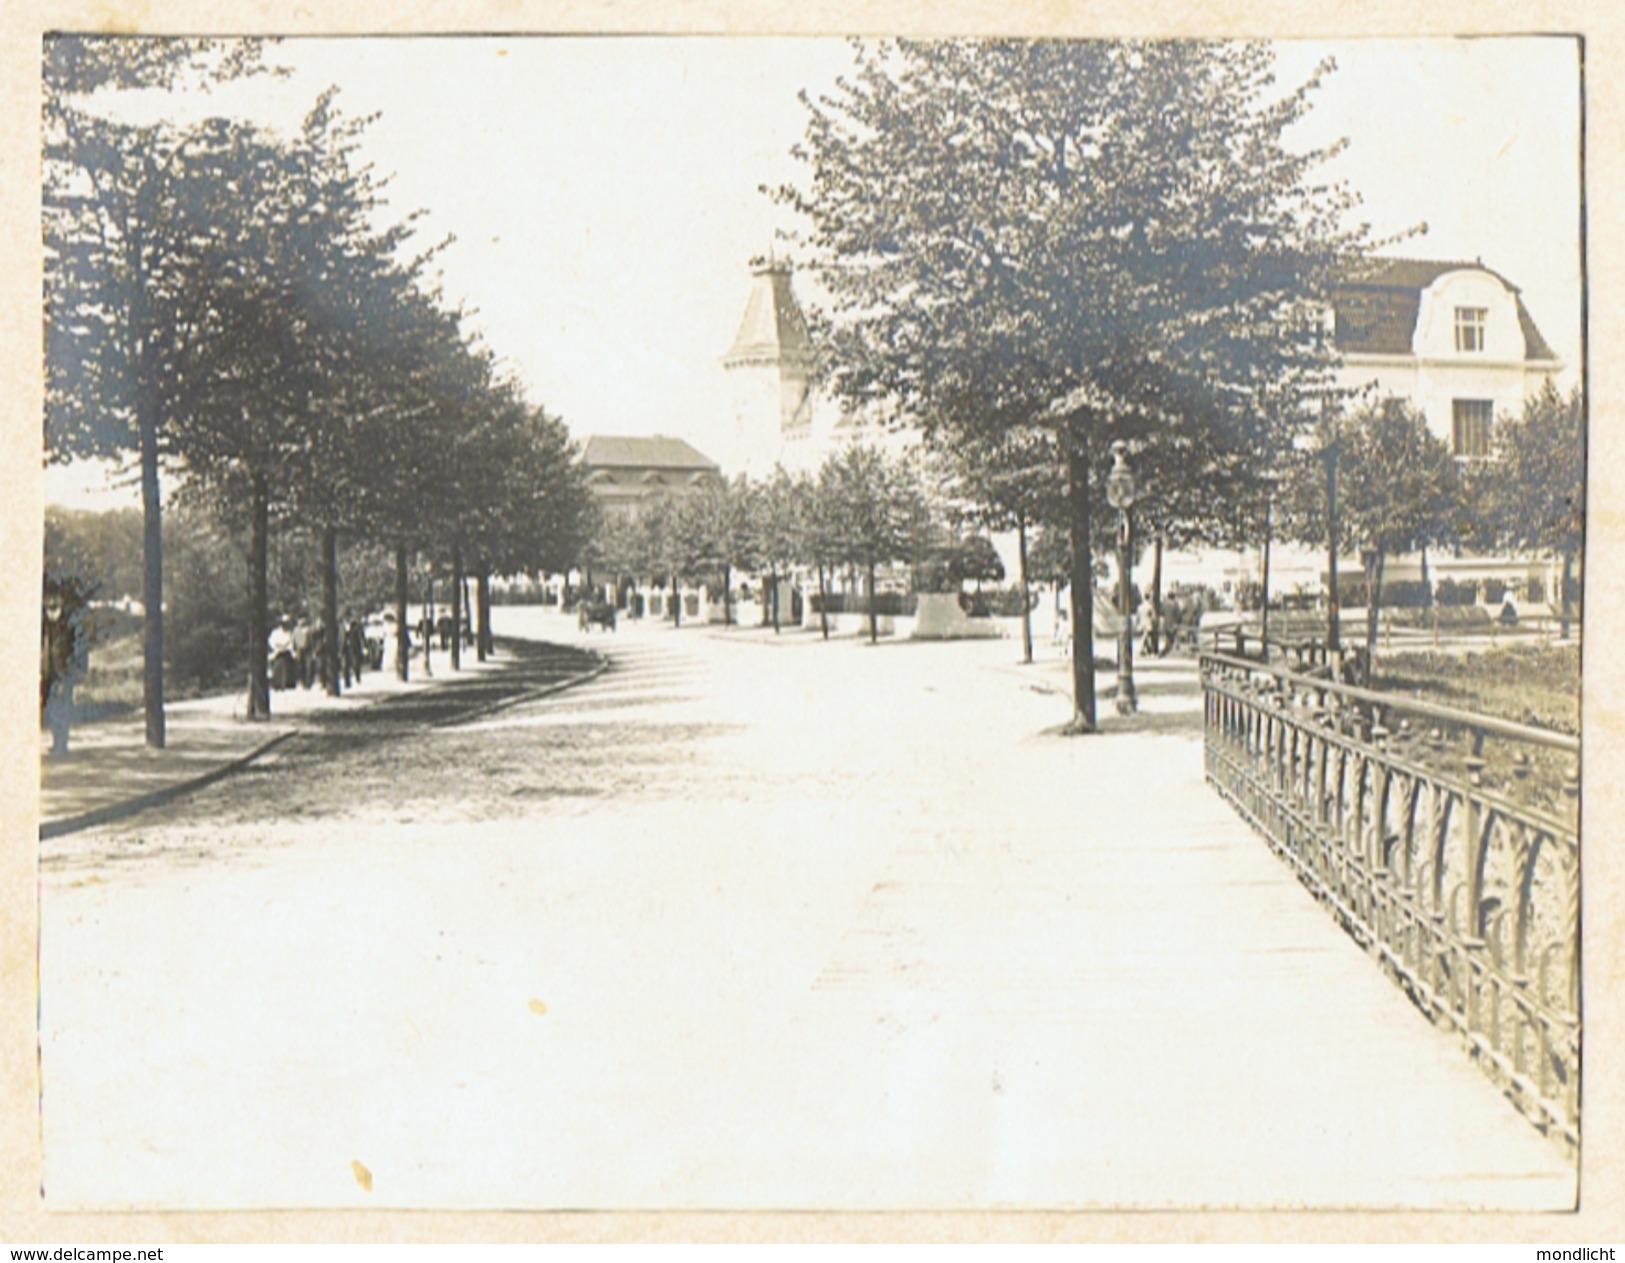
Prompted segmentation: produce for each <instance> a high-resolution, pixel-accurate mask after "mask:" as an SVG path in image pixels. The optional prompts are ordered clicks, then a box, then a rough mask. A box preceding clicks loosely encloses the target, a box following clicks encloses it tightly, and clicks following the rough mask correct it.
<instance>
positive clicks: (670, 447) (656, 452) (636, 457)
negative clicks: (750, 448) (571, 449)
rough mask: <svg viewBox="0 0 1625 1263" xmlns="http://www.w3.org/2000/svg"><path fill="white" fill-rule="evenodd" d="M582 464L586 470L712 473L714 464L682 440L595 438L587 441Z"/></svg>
mask: <svg viewBox="0 0 1625 1263" xmlns="http://www.w3.org/2000/svg"><path fill="white" fill-rule="evenodd" d="M581 463H582V464H583V465H585V466H587V468H589V469H676V470H693V471H702V470H704V471H710V472H712V473H715V472H716V470H717V468H718V466H717V463H716V461H714V460H712V459H711V458H710V457H709V456H706V455H705V454H704V453H703V452H700V451H699V450H697V449H696V448H695V447H694V446H693V445H692V444H689V443H686V442H684V441H683V440H682V439H673V438H667V437H666V436H665V435H664V434H655V435H650V436H647V437H645V436H642V435H636V436H633V435H621V434H597V435H594V436H593V437H591V438H589V439H588V440H587V446H586V450H585V451H583V452H582V455H581Z"/></svg>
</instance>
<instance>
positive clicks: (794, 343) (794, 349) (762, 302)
mask: <svg viewBox="0 0 1625 1263" xmlns="http://www.w3.org/2000/svg"><path fill="white" fill-rule="evenodd" d="M755 277H756V280H755V282H754V283H753V284H752V286H751V291H750V299H749V301H748V302H746V304H745V318H744V319H743V320H741V321H740V322H739V332H738V333H736V334H735V335H734V341H733V346H731V347H730V348H729V349H728V353H727V354H726V355H725V356H723V357H722V363H723V365H724V367H726V368H738V367H740V366H742V365H746V364H777V363H781V362H784V361H791V362H802V363H805V362H806V361H808V360H810V359H812V338H810V337H809V336H808V334H807V318H806V317H805V316H804V315H802V312H801V304H800V303H798V302H797V301H796V296H795V293H794V291H793V290H791V288H790V269H789V267H788V266H787V265H786V264H783V263H769V264H768V265H767V266H766V267H760V268H757V269H756V271H755Z"/></svg>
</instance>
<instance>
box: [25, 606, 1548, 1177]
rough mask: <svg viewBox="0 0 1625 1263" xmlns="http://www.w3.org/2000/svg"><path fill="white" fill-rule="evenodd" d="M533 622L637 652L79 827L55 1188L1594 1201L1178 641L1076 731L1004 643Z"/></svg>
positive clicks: (47, 1104) (50, 1005) (46, 956)
mask: <svg viewBox="0 0 1625 1263" xmlns="http://www.w3.org/2000/svg"><path fill="white" fill-rule="evenodd" d="M510 617H514V618H515V619H517V616H510ZM515 625H517V623H516V622H515V623H505V624H504V626H505V627H508V626H515ZM533 630H534V632H535V634H536V635H537V636H539V637H543V638H552V637H560V638H563V639H566V640H573V641H574V643H577V644H590V645H591V647H593V648H594V649H597V650H600V651H602V652H605V653H607V654H609V655H610V658H611V666H610V669H609V670H608V671H606V672H605V673H604V674H602V675H601V676H599V677H598V678H596V679H594V680H592V681H591V682H589V683H587V684H585V685H583V686H581V687H579V688H575V689H571V690H569V691H568V692H563V693H559V694H556V695H553V696H550V697H546V698H543V699H540V700H537V701H535V702H531V703H526V704H522V705H517V706H513V707H510V708H508V709H506V710H502V711H499V712H496V713H492V714H488V715H486V716H484V717H482V718H478V719H475V720H473V721H471V722H468V723H464V724H458V725H454V726H451V727H447V728H444V729H439V730H436V731H434V732H432V733H421V732H420V733H418V734H416V735H413V734H403V735H401V736H400V737H398V738H396V739H393V740H391V741H390V742H388V743H386V744H385V745H384V746H382V747H362V748H358V749H356V750H353V751H348V750H346V749H344V748H341V747H340V746H337V745H335V746H333V747H332V748H331V749H329V750H327V751H325V752H324V753H323V754H322V757H321V759H320V760H314V759H312V758H310V757H307V756H306V754H305V753H301V752H302V751H303V750H304V747H305V744H306V743H305V742H303V741H301V742H300V743H298V746H299V750H298V751H294V752H292V753H289V754H288V755H286V756H284V755H283V754H282V753H280V752H279V754H278V756H277V758H275V759H274V760H272V761H271V763H270V765H268V766H266V767H265V768H263V769H261V771H260V773H259V774H257V775H256V776H254V777H240V778H231V779H230V780H228V781H227V782H224V783H223V784H222V785H221V786H217V787H215V788H213V789H210V790H206V791H204V792H203V793H200V794H198V795H197V796H195V797H189V798H187V799H186V800H184V801H182V802H179V803H175V804H171V805H170V806H167V807H163V808H159V809H157V810H155V811H153V812H151V813H148V814H145V815H143V817H141V821H140V837H139V839H132V838H131V837H130V836H129V835H127V834H122V833H119V832H118V831H116V830H112V829H104V830H92V831H89V832H87V833H86V834H84V835H81V836H80V837H77V838H72V839H65V840H64V843H63V845H61V846H57V845H55V844H47V846H46V848H45V864H44V865H43V872H42V917H43V930H42V950H41V965H40V969H41V987H42V997H43V1002H42V1017H41V1045H42V1065H43V1073H44V1085H45V1086H44V1103H43V1127H44V1145H45V1155H46V1178H45V1197H46V1202H47V1205H49V1206H51V1207H53V1208H68V1207H73V1206H97V1207H110V1206H156V1207H163V1206H177V1205H182V1206H189V1207H199V1208H208V1207H219V1206H235V1207H247V1206H276V1207H287V1206H358V1207H359V1206H366V1207H373V1208H382V1207H401V1206H415V1207H437V1206H440V1207H465V1208H504V1207H555V1208H557V1207H574V1208H582V1207H586V1208H591V1207H603V1208H706V1209H715V1208H735V1207H743V1208H780V1207H782V1208H809V1209H810V1208H850V1209H865V1208H877V1209H884V1208H961V1209H963V1208H974V1207H988V1208H995V1207H1027V1208H1066V1207H1080V1208H1081V1207H1118V1208H1129V1207H1138V1208H1149V1207H1186V1208H1197V1207H1317V1208H1323V1209H1324V1208H1405V1207H1409V1208H1431V1209H1445V1208H1450V1209H1461V1208H1494V1209H1532V1208H1543V1209H1561V1208H1564V1207H1567V1206H1569V1205H1571V1204H1572V1202H1573V1197H1574V1173H1573V1171H1572V1169H1570V1168H1569V1167H1568V1166H1567V1165H1566V1163H1565V1161H1564V1160H1563V1158H1562V1157H1561V1155H1560V1154H1559V1153H1558V1152H1557V1151H1556V1150H1555V1149H1554V1148H1553V1147H1552V1146H1550V1145H1549V1144H1548V1143H1547V1142H1546V1141H1545V1140H1544V1139H1543V1138H1542V1137H1540V1136H1539V1135H1538V1134H1537V1133H1536V1132H1535V1131H1534V1130H1533V1129H1532V1128H1531V1127H1530V1126H1529V1125H1528V1123H1527V1122H1526V1121H1525V1120H1524V1119H1523V1118H1522V1116H1520V1115H1519V1114H1518V1113H1517V1112H1516V1110H1514V1109H1513V1108H1512V1106H1511V1105H1510V1104H1508V1103H1507V1102H1506V1101H1504V1100H1503V1099H1502V1098H1501V1097H1500V1096H1499V1095H1498V1093H1497V1092H1496V1091H1495V1089H1494V1088H1493V1087H1492V1086H1491V1084H1490V1083H1489V1082H1488V1081H1487V1080H1486V1079H1485V1078H1484V1077H1483V1076H1482V1075H1481V1074H1480V1073H1479V1072H1478V1071H1477V1069H1475V1068H1474V1067H1473V1066H1472V1065H1471V1064H1470V1062H1469V1061H1468V1059H1467V1058H1466V1056H1465V1055H1464V1054H1463V1052H1462V1051H1461V1049H1460V1048H1459V1047H1458V1046H1457V1044H1456V1043H1455V1041H1454V1040H1452V1039H1451V1038H1449V1037H1447V1036H1446V1035H1443V1034H1441V1033H1440V1032H1438V1031H1436V1030H1435V1029H1434V1028H1433V1027H1432V1026H1431V1025H1429V1023H1428V1022H1427V1021H1426V1020H1425V1019H1424V1018H1423V1017H1422V1016H1421V1014H1419V1013H1418V1012H1417V1011H1416V1010H1415V1009H1414V1008H1413V1007H1412V1006H1411V1005H1410V1004H1409V1002H1408V1001H1407V1000H1406V999H1405V998H1404V996H1403V995H1402V994H1401V993H1400V992H1399V991H1398V990H1397V989H1396V988H1394V987H1393V986H1392V985H1391V984H1390V983H1389V982H1388V981H1387V980H1386V978H1384V977H1383V976H1382V974H1381V973H1380V972H1379V971H1378V969H1377V968H1376V967H1375V966H1374V965H1373V964H1372V963H1371V961H1370V960H1369V959H1367V958H1366V956H1365V955H1364V954H1363V953H1362V952H1361V951H1360V950H1359V949H1358V948H1357V947H1356V946H1355V944H1354V943H1353V942H1352V941H1351V940H1349V938H1348V937H1347V936H1346V935H1344V934H1343V933H1342V932H1341V931H1340V930H1339V929H1338V927H1337V926H1336V925H1335V923H1334V922H1333V921H1332V920H1331V919H1330V918H1329V917H1328V916H1327V915H1326V913H1325V912H1324V911H1323V910H1322V909H1321V908H1320V907H1319V905H1317V904H1316V903H1315V902H1314V900H1313V899H1312V898H1310V896H1309V895H1308V894H1307V893H1306V892H1305V891H1304V890H1303V889H1302V887H1300V886H1299V885H1298V883H1297V882H1296V881H1295V880H1294V879H1293V877H1292V876H1291V874H1290V873H1289V872H1288V871H1287V870H1286V869H1285V868H1284V867H1283V866H1282V865H1281V864H1280V862H1279V861H1278V860H1276V859H1275V857H1274V856H1273V855H1272V854H1271V853H1270V851H1269V850H1268V849H1267V848H1266V847H1265V846H1264V844H1263V843H1262V842H1261V841H1260V840H1259V839H1258V838H1257V837H1256V836H1255V835H1254V834H1253V833H1252V832H1251V830H1249V829H1248V828H1247V827H1246V826H1245V825H1244V824H1243V823H1242V822H1241V821H1240V820H1239V819H1238V818H1237V817H1236V816H1235V815H1234V813H1233V812H1231V811H1230V810H1229V809H1228V808H1227V807H1226V806H1225V805H1224V804H1223V803H1222V802H1221V801H1220V800H1219V799H1218V797H1217V796H1216V795H1215V794H1213V793H1212V791H1211V790H1209V789H1208V788H1207V787H1206V786H1205V785H1204V783H1203V780H1202V768H1201V758H1200V750H1201V745H1200V740H1201V737H1200V715H1199V700H1198V696H1197V694H1196V690H1195V687H1194V678H1193V676H1192V674H1191V670H1190V666H1189V664H1188V663H1187V664H1183V665H1181V664H1178V663H1172V662H1158V663H1148V664H1147V665H1146V667H1145V669H1144V671H1143V673H1142V674H1143V685H1144V687H1143V689H1142V696H1143V699H1144V704H1143V709H1142V711H1141V712H1140V713H1139V714H1137V715H1135V716H1132V717H1127V718H1122V717H1118V716H1116V715H1115V714H1113V713H1111V709H1110V706H1109V704H1108V705H1105V706H1103V707H1102V711H1103V715H1104V727H1105V732H1104V733H1102V734H1101V735H1099V736H1095V737H1089V738H1077V739H1067V738H1062V737H1058V736H1054V735H1049V732H1050V730H1052V729H1053V728H1054V727H1055V726H1056V725H1058V724H1060V723H1062V722H1064V721H1065V720H1066V719H1067V718H1068V716H1069V715H1070V706H1069V704H1068V701H1067V697H1066V694H1065V692H1064V682H1065V675H1064V668H1063V667H1062V666H1061V664H1051V665H1050V666H1047V667H1046V666H1039V667H1033V668H1021V667H1017V666H1016V665H1015V659H1016V658H1017V657H1018V656H1019V646H1018V645H1017V644H1015V643H1013V642H1011V641H1008V640H1006V641H996V642H959V643H955V644H924V645H918V644H917V645H908V644H896V645H882V646H880V647H878V648H870V647H867V646H864V645H861V644H858V643H854V642H852V641H844V642H840V643H831V644H828V645H825V644H822V643H819V642H817V641H809V642H807V643H805V644H804V645H801V646H797V647H796V648H794V649H785V648H781V647H771V648H770V647H767V646H765V645H756V644H750V643H743V642H741V643H727V642H726V641H719V640H718V639H715V638H713V637H711V636H709V635H707V634H706V633H705V632H704V631H703V630H700V629H696V630H694V631H691V632H690V631H679V632H673V631H669V630H664V629H659V628H654V627H647V626H646V627H642V628H637V627H630V626H627V627H623V628H622V630H620V631H618V632H617V633H615V634H614V635H608V634H604V633H594V634H593V635H592V636H591V637H578V636H576V635H575V633H574V632H573V631H570V630H568V629H567V628H566V625H565V622H564V620H563V619H559V618H557V617H554V618H552V619H548V618H546V617H544V616H541V615H538V616H537V617H536V618H535V620H534V628H533ZM335 783H342V784H343V785H345V786H348V787H351V788H350V790H349V793H350V798H349V799H348V800H343V801H340V800H337V799H335V798H334V796H333V792H332V790H331V788H330V786H331V785H332V784H335ZM324 785H326V786H329V787H328V788H324ZM137 841H139V843H140V845H136V844H135V843H136V842H137ZM132 1083H138V1084H140V1085H141V1086H140V1090H139V1091H131V1089H130V1085H131V1084H132ZM352 1164H359V1167H360V1168H361V1169H364V1170H365V1171H366V1172H367V1173H368V1180H367V1182H366V1183H365V1184H363V1183H362V1182H360V1181H359V1180H358V1177H357V1175H356V1174H355V1172H356V1170H357V1169H358V1168H357V1167H356V1166H354V1165H352Z"/></svg>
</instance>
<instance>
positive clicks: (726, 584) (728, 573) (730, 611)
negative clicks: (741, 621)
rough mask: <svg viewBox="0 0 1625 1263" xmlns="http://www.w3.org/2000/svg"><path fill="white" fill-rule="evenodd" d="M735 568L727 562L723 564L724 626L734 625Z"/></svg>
mask: <svg viewBox="0 0 1625 1263" xmlns="http://www.w3.org/2000/svg"><path fill="white" fill-rule="evenodd" d="M733 575H734V572H733V567H732V566H731V565H729V564H728V563H727V562H723V563H722V625H723V626H724V627H732V626H733V625H734V606H733Z"/></svg>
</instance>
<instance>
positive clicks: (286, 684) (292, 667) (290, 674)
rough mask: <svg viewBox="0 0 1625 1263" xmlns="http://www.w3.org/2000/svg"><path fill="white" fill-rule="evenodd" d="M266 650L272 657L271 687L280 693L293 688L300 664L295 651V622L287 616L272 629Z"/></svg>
mask: <svg viewBox="0 0 1625 1263" xmlns="http://www.w3.org/2000/svg"><path fill="white" fill-rule="evenodd" d="M266 648H267V650H268V652H269V653H270V655H271V687H272V688H274V689H276V690H278V691H281V690H282V689H286V688H291V687H292V686H293V681H294V678H295V673H296V671H297V670H298V662H297V657H296V655H295V653H294V649H293V622H292V620H291V619H289V618H288V616H287V615H286V614H284V615H283V616H282V617H281V618H280V619H278V620H277V625H276V626H275V627H273V628H272V629H271V635H270V638H269V640H268V642H267V645H266Z"/></svg>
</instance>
